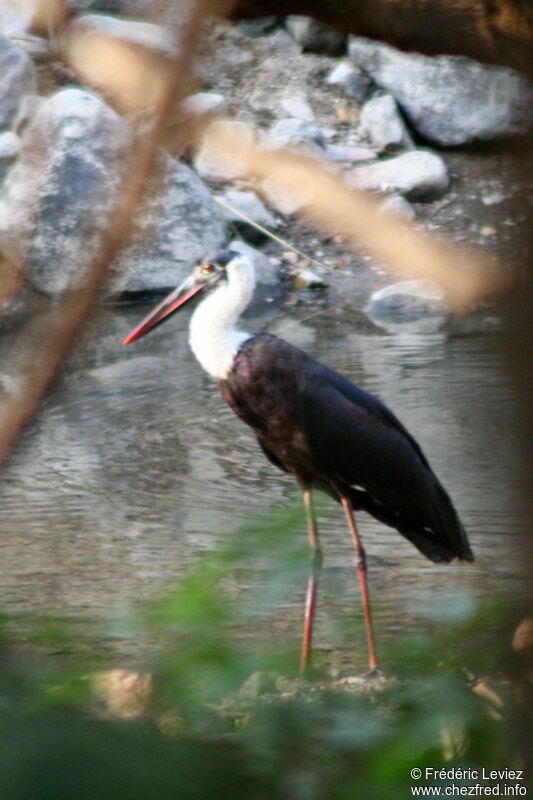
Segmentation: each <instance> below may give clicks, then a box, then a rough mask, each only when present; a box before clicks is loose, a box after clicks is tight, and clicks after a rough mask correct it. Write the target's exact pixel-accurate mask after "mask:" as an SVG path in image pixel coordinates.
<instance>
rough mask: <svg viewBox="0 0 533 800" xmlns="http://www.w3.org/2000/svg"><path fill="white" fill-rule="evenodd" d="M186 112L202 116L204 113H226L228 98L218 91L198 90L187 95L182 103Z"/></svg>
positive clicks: (182, 107)
mask: <svg viewBox="0 0 533 800" xmlns="http://www.w3.org/2000/svg"><path fill="white" fill-rule="evenodd" d="M181 109H182V111H184V112H185V113H186V114H191V115H192V116H201V115H202V114H224V113H225V112H226V111H227V110H228V104H227V102H226V98H225V97H224V95H222V94H216V92H198V93H197V94H191V95H189V97H186V98H185V100H184V101H183V102H182V104H181Z"/></svg>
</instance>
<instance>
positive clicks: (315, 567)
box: [300, 489, 322, 672]
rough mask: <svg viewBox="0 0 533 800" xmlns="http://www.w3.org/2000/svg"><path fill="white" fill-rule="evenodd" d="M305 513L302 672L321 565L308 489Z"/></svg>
mask: <svg viewBox="0 0 533 800" xmlns="http://www.w3.org/2000/svg"><path fill="white" fill-rule="evenodd" d="M303 495H304V504H305V513H306V516H307V536H308V539H309V547H310V549H311V566H310V569H309V578H308V581H307V596H306V599H305V621H304V635H303V640H302V656H301V659H300V669H301V670H302V672H305V670H306V669H307V668H308V666H309V661H310V658H311V643H312V639H313V621H314V616H315V606H316V593H317V587H318V575H319V572H320V567H321V565H322V550H321V549H320V543H319V541H318V530H317V526H316V518H315V509H314V507H313V496H312V494H311V490H310V489H304V490H303Z"/></svg>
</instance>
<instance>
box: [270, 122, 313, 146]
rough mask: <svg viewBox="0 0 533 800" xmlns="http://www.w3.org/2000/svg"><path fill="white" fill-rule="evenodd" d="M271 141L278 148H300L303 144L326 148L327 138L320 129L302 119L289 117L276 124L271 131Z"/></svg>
mask: <svg viewBox="0 0 533 800" xmlns="http://www.w3.org/2000/svg"><path fill="white" fill-rule="evenodd" d="M269 141H270V142H273V143H274V144H275V145H276V147H288V146H295V145H296V146H298V145H301V144H311V145H317V146H318V147H321V148H324V147H325V146H326V137H325V136H324V134H323V133H322V131H321V130H320V128H319V127H318V125H313V124H312V123H309V122H304V121H303V120H301V119H294V118H292V117H288V118H286V119H280V120H279V121H278V122H275V123H274V125H272V127H271V128H270V130H269Z"/></svg>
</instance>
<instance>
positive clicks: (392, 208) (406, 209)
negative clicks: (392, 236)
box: [378, 194, 416, 222]
mask: <svg viewBox="0 0 533 800" xmlns="http://www.w3.org/2000/svg"><path fill="white" fill-rule="evenodd" d="M378 212H379V213H380V214H395V215H396V216H397V217H402V219H405V220H407V221H408V222H410V221H411V220H412V219H414V218H415V216H416V215H415V210H414V208H413V206H412V205H411V204H410V203H408V202H407V200H406V199H405V198H404V197H402V196H401V195H400V194H393V195H391V197H387V199H386V200H383V202H382V203H380V204H379V207H378Z"/></svg>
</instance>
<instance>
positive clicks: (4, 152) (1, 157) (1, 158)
mask: <svg viewBox="0 0 533 800" xmlns="http://www.w3.org/2000/svg"><path fill="white" fill-rule="evenodd" d="M19 149H20V139H19V137H18V136H15V134H14V133H11V131H6V133H0V183H1V182H2V181H3V179H4V176H5V174H6V172H7V170H8V168H9V166H10V165H11V164H12V163H13V161H14V160H15V159H16V157H17V155H18V152H19Z"/></svg>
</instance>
